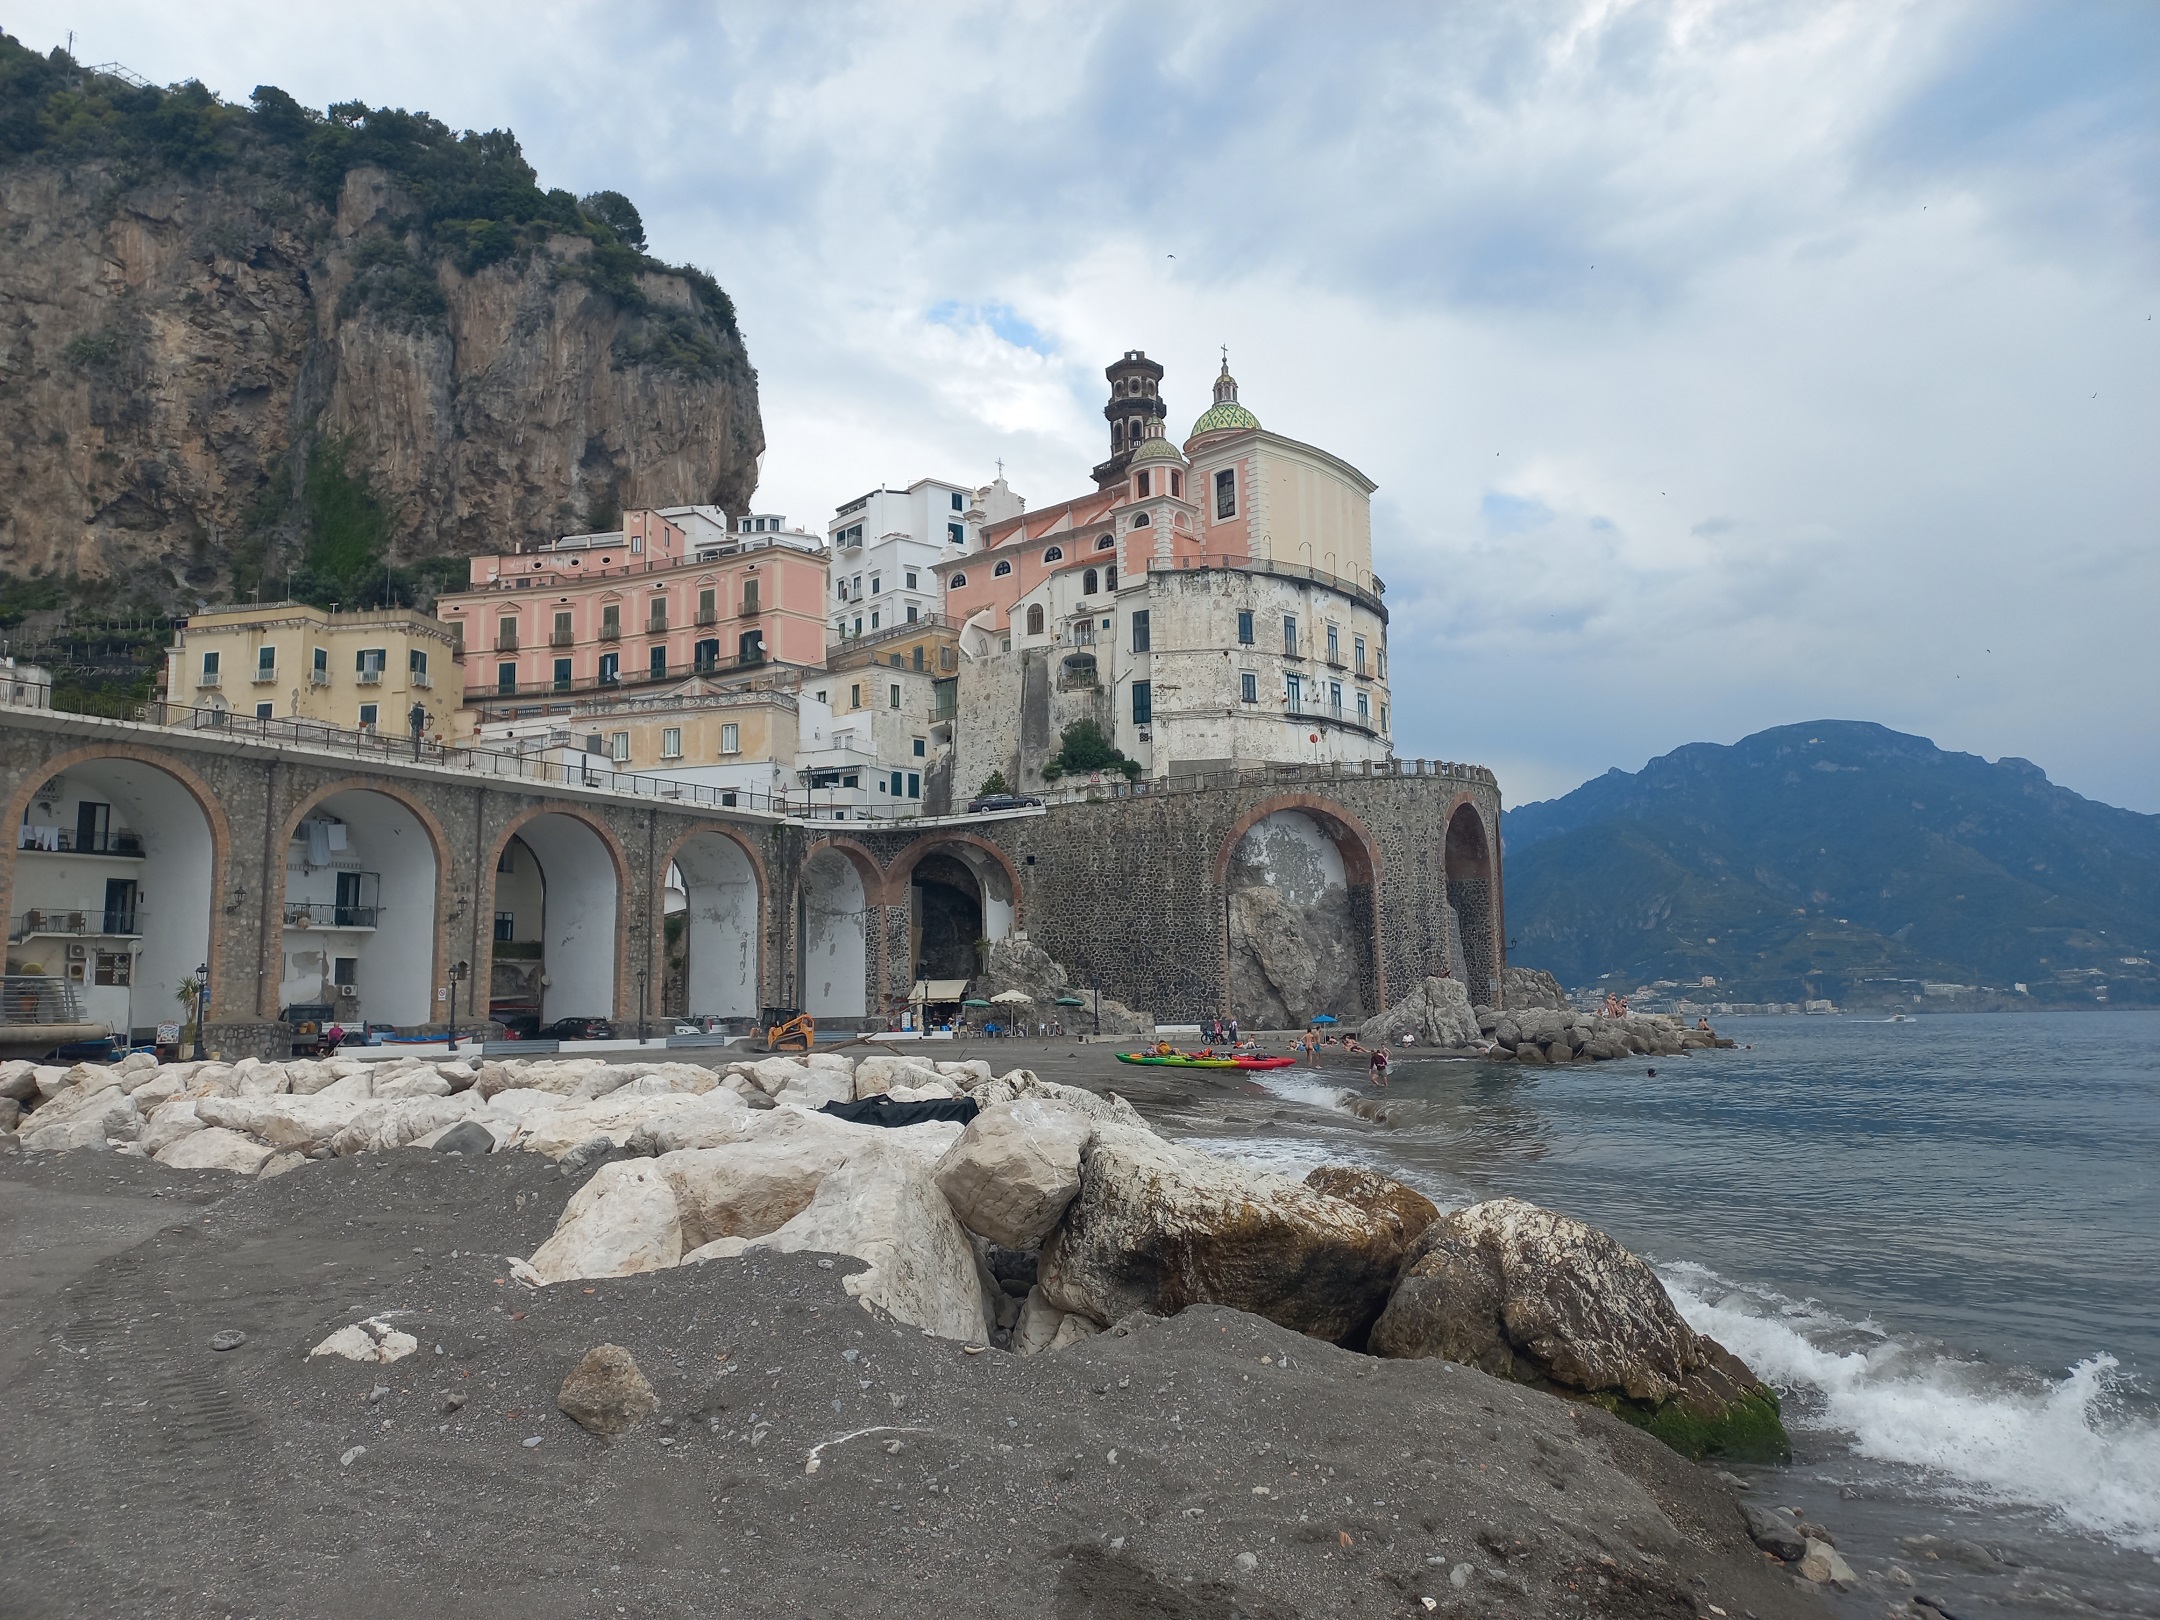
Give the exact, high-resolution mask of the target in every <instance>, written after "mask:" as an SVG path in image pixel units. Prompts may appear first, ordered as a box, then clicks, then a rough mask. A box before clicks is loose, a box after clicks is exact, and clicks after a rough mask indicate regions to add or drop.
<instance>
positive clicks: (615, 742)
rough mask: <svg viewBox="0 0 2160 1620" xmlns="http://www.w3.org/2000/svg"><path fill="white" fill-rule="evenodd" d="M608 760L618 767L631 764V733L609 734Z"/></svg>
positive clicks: (618, 732) (617, 732)
mask: <svg viewBox="0 0 2160 1620" xmlns="http://www.w3.org/2000/svg"><path fill="white" fill-rule="evenodd" d="M608 758H609V759H611V760H613V761H614V762H615V763H616V764H618V765H627V764H629V763H630V733H629V732H627V731H615V732H610V733H609V734H608Z"/></svg>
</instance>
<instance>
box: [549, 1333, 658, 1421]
mask: <svg viewBox="0 0 2160 1620" xmlns="http://www.w3.org/2000/svg"><path fill="white" fill-rule="evenodd" d="M659 1404H660V1397H659V1396H657V1395H655V1394H654V1393H653V1387H652V1385H651V1384H649V1383H647V1382H646V1381H645V1374H644V1373H642V1372H641V1371H639V1370H638V1364H637V1361H636V1359H635V1358H633V1357H632V1356H631V1354H630V1352H629V1351H627V1350H625V1349H624V1348H623V1347H622V1346H621V1345H619V1344H601V1345H595V1346H594V1347H593V1348H592V1349H590V1350H588V1351H586V1352H585V1357H584V1359H583V1360H582V1361H580V1362H579V1363H578V1364H577V1365H576V1366H575V1367H573V1368H571V1369H570V1376H569V1377H568V1378H565V1379H564V1380H563V1386H562V1388H561V1390H560V1391H558V1392H557V1394H556V1396H555V1409H556V1410H557V1411H558V1412H560V1413H562V1414H563V1416H564V1417H567V1418H568V1419H570V1421H571V1422H573V1423H575V1424H576V1425H577V1426H578V1427H579V1428H581V1429H585V1430H588V1431H589V1432H591V1433H593V1434H621V1433H622V1432H623V1431H624V1430H626V1429H630V1428H634V1427H636V1426H637V1424H638V1423H639V1422H640V1421H641V1420H643V1419H644V1418H646V1417H648V1416H650V1415H651V1413H652V1412H653V1410H654V1408H656V1407H657V1406H659Z"/></svg>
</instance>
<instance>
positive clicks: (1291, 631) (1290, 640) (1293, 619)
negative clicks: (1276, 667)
mask: <svg viewBox="0 0 2160 1620" xmlns="http://www.w3.org/2000/svg"><path fill="white" fill-rule="evenodd" d="M1282 650H1283V652H1284V654H1285V655H1286V656H1288V657H1291V658H1295V657H1296V656H1297V615H1295V614H1293V613H1285V614H1284V615H1283V617H1282Z"/></svg>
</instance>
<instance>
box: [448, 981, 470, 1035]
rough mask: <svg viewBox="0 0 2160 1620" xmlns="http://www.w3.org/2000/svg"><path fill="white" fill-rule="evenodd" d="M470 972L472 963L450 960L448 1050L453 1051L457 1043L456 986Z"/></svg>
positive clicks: (460, 983) (461, 982)
mask: <svg viewBox="0 0 2160 1620" xmlns="http://www.w3.org/2000/svg"><path fill="white" fill-rule="evenodd" d="M471 973H472V964H471V963H470V962H452V963H451V964H450V1050H451V1051H453V1052H455V1051H456V1050H457V1043H458V1033H457V1000H458V986H460V985H462V984H463V983H464V982H465V981H466V979H467V978H468V977H470V976H471Z"/></svg>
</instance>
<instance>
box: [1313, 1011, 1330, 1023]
mask: <svg viewBox="0 0 2160 1620" xmlns="http://www.w3.org/2000/svg"><path fill="white" fill-rule="evenodd" d="M1313 1022H1314V1023H1316V1024H1332V1023H1334V1022H1335V1015H1334V1014H1333V1013H1317V1014H1315V1015H1314V1017H1313Z"/></svg>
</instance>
